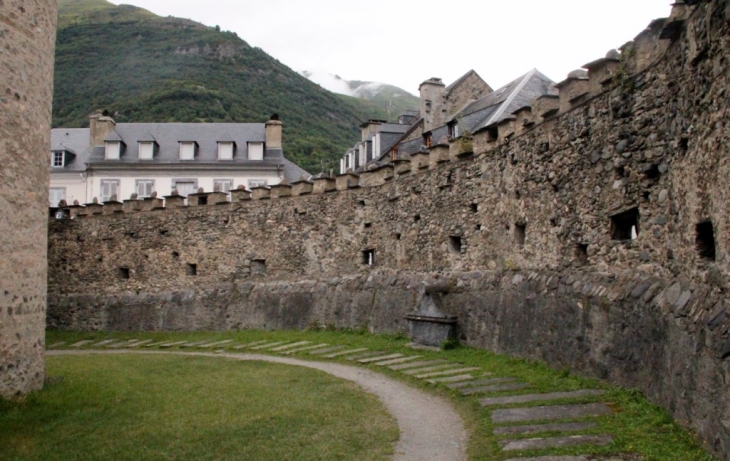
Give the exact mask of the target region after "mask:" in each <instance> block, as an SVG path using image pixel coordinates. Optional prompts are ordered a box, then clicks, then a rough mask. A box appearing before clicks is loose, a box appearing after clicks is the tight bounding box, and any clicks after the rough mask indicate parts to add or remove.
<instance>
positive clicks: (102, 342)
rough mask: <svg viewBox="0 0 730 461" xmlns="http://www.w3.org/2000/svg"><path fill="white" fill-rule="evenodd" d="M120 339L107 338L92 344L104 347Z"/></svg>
mask: <svg viewBox="0 0 730 461" xmlns="http://www.w3.org/2000/svg"><path fill="white" fill-rule="evenodd" d="M117 341H119V340H118V339H105V340H104V341H100V342H98V343H96V344H92V345H91V347H102V346H106V345H107V344H111V343H115V342H117Z"/></svg>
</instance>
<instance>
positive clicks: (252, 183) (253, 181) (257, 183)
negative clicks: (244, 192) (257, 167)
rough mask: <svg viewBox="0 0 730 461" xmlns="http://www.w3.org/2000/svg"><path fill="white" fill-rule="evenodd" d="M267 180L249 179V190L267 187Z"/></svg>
mask: <svg viewBox="0 0 730 461" xmlns="http://www.w3.org/2000/svg"><path fill="white" fill-rule="evenodd" d="M266 185H267V184H266V180H265V179H249V180H248V188H249V189H253V188H254V187H266Z"/></svg>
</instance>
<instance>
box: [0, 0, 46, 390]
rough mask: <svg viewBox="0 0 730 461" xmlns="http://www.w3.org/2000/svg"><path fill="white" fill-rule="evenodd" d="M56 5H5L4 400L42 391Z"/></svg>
mask: <svg viewBox="0 0 730 461" xmlns="http://www.w3.org/2000/svg"><path fill="white" fill-rule="evenodd" d="M56 15H57V12H56V0H0V214H1V215H2V218H0V255H2V257H1V258H0V280H2V282H0V396H2V397H12V396H16V395H22V394H25V393H27V392H30V391H32V390H35V389H40V388H41V387H42V386H43V380H44V375H45V373H44V371H45V367H44V358H43V354H44V345H45V344H44V343H45V318H46V273H47V262H46V252H47V248H46V247H47V239H48V236H47V227H48V181H49V178H48V172H49V165H50V149H51V146H50V127H51V101H52V97H53V59H54V47H55V42H56Z"/></svg>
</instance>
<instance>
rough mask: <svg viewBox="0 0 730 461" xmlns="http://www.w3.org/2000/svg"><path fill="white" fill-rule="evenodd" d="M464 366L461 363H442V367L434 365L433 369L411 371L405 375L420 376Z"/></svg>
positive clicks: (407, 371) (405, 372)
mask: <svg viewBox="0 0 730 461" xmlns="http://www.w3.org/2000/svg"><path fill="white" fill-rule="evenodd" d="M462 366H463V365H462V364H460V363H442V364H441V365H434V366H431V367H425V368H414V369H411V370H406V371H404V372H403V373H404V374H406V375H418V374H421V373H428V372H430V371H437V370H443V369H444V368H454V367H462Z"/></svg>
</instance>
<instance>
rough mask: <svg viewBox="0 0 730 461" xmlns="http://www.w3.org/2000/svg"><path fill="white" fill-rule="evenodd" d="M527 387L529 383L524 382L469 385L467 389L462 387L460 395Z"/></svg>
mask: <svg viewBox="0 0 730 461" xmlns="http://www.w3.org/2000/svg"><path fill="white" fill-rule="evenodd" d="M527 387H530V385H529V384H526V383H514V384H496V385H493V386H482V387H471V388H468V389H462V390H461V395H474V394H485V393H487V392H506V391H519V390H521V389H525V388H527Z"/></svg>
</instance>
